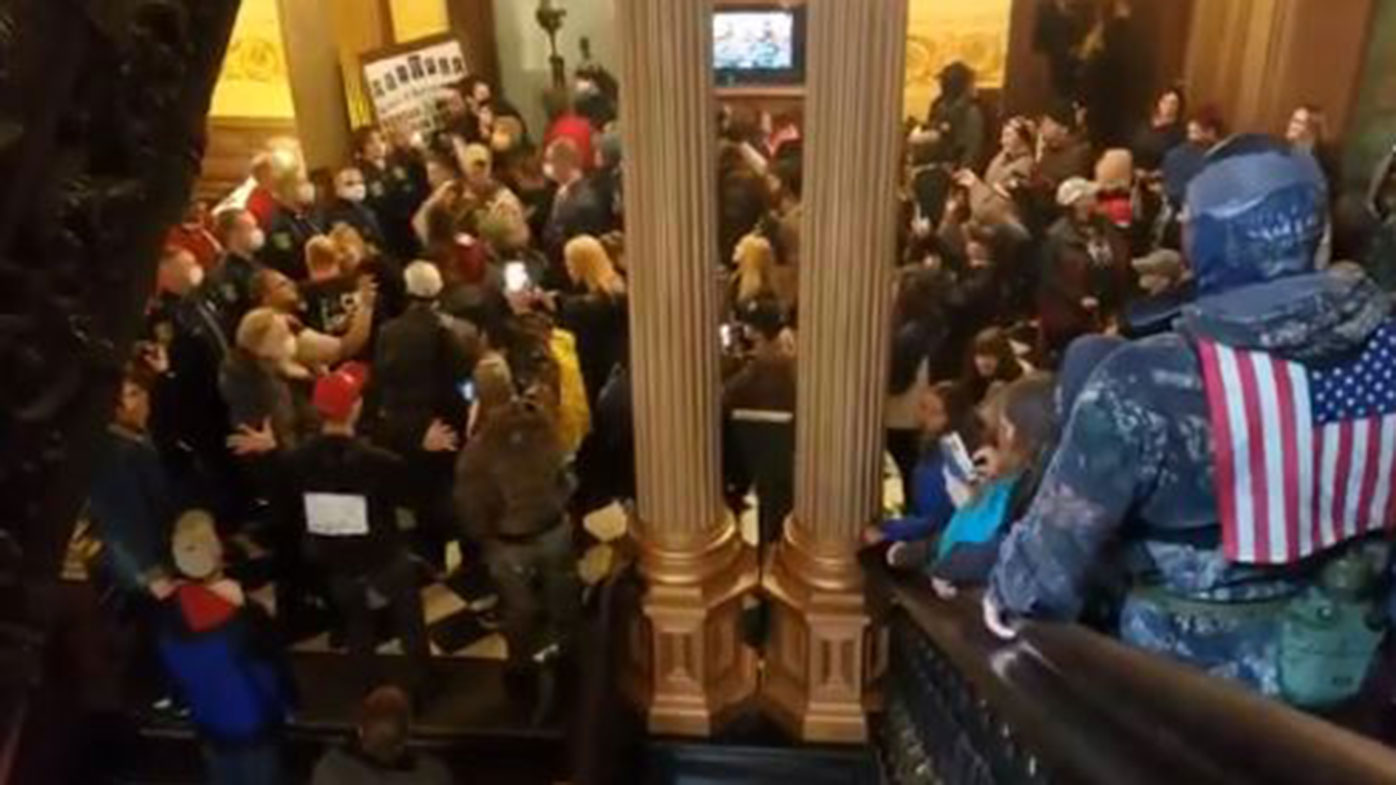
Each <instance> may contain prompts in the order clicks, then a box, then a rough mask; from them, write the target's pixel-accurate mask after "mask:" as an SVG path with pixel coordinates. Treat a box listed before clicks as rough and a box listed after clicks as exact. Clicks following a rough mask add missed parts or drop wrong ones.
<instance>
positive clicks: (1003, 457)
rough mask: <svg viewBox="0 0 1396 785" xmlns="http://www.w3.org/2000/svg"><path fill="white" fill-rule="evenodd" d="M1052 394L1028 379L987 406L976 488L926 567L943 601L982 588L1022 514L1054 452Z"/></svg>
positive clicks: (1045, 383)
mask: <svg viewBox="0 0 1396 785" xmlns="http://www.w3.org/2000/svg"><path fill="white" fill-rule="evenodd" d="M1055 394H1056V385H1055V383H1054V381H1053V379H1052V377H1051V376H1050V375H1047V374H1033V375H1029V376H1025V377H1023V378H1021V379H1018V380H1016V381H1014V382H1012V383H1010V384H1009V385H1008V386H1007V387H1004V388H1003V389H1001V390H999V391H998V392H997V393H995V394H994V396H993V398H992V399H991V400H990V401H989V402H988V403H987V404H986V415H987V416H986V419H987V420H988V421H989V423H990V427H989V436H990V437H991V443H992V446H989V447H985V448H984V449H982V450H980V452H979V453H978V456H979V457H978V461H977V462H976V466H975V482H974V489H973V491H972V493H971V495H970V497H969V498H968V499H967V500H965V502H964V503H963V504H962V505H960V506H959V508H958V509H956V511H955V513H954V515H952V516H951V518H950V520H949V522H948V523H947V524H946V525H945V529H944V531H943V532H942V533H941V535H940V537H939V539H938V540H937V542H936V548H935V555H934V557H933V558H932V559H931V560H930V562H929V563H928V564H927V565H926V567H927V572H929V573H930V576H931V583H932V586H933V587H934V588H935V591H936V593H937V594H938V595H940V596H941V597H952V596H954V595H955V594H956V593H957V592H958V590H959V589H961V588H964V587H967V586H982V585H983V584H984V583H985V582H987V580H988V578H989V573H990V572H991V571H992V569H993V566H994V560H995V557H996V556H997V554H998V549H999V544H1000V543H1001V542H1002V541H1003V538H1004V536H1005V535H1006V534H1007V532H1008V528H1009V527H1010V526H1011V525H1012V524H1013V522H1014V521H1015V520H1017V518H1018V516H1020V515H1021V514H1022V513H1023V511H1025V510H1026V509H1027V506H1028V503H1029V502H1030V501H1031V500H1032V497H1033V494H1034V493H1035V492H1036V491H1037V485H1038V482H1039V481H1040V480H1041V478H1042V473H1043V471H1044V470H1045V469H1046V466H1047V462H1048V460H1049V459H1050V458H1051V455H1052V450H1053V448H1054V447H1055V446H1056V443H1057V430H1058V421H1057V412H1056V398H1055ZM888 555H889V558H891V559H892V560H893V562H894V563H895V562H896V561H897V556H896V555H895V554H892V553H890V552H889V554H888Z"/></svg>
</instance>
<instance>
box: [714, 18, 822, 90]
mask: <svg viewBox="0 0 1396 785" xmlns="http://www.w3.org/2000/svg"><path fill="white" fill-rule="evenodd" d="M713 68H714V70H716V71H717V83H718V85H719V86H724V87H726V86H735V85H797V84H801V83H802V82H804V80H805V9H804V8H803V7H796V8H784V7H781V6H779V5H764V6H763V5H752V6H723V7H722V8H721V9H719V10H718V11H716V12H714V13H713Z"/></svg>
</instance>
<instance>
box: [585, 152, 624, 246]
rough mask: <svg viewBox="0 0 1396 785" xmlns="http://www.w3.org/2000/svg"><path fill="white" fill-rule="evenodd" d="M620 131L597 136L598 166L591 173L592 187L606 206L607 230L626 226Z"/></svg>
mask: <svg viewBox="0 0 1396 785" xmlns="http://www.w3.org/2000/svg"><path fill="white" fill-rule="evenodd" d="M621 157H622V149H621V138H620V131H619V130H617V129H611V130H608V131H604V132H602V133H599V134H597V136H596V167H595V168H594V169H593V170H592V173H591V187H592V188H593V189H595V190H596V195H597V198H598V199H600V201H601V204H602V205H603V206H604V207H605V208H606V211H607V216H606V224H605V225H606V232H607V233H610V232H613V231H618V230H620V229H621V228H622V226H624V223H625V221H624V218H625V198H624V197H625V195H624V189H623V185H624V183H623V178H622V176H621V168H620V164H621Z"/></svg>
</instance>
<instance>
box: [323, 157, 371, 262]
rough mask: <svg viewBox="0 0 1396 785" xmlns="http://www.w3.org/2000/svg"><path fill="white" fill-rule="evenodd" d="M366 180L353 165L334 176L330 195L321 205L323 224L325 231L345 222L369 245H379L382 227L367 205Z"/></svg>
mask: <svg viewBox="0 0 1396 785" xmlns="http://www.w3.org/2000/svg"><path fill="white" fill-rule="evenodd" d="M367 200H368V183H367V181H366V180H365V178H364V174H363V172H362V171H360V170H359V167H357V166H346V167H344V168H343V169H340V170H339V171H338V172H337V173H336V174H335V176H334V199H333V200H332V201H331V202H330V204H329V207H327V208H326V209H325V214H324V220H323V221H322V223H323V224H324V227H325V229H326V230H327V231H328V230H330V229H333V228H334V227H335V226H336V225H338V224H345V225H347V226H350V227H352V228H353V229H354V231H356V232H358V233H359V236H360V237H362V238H363V239H364V240H366V241H368V242H369V243H370V244H371V245H373V246H375V247H377V248H382V247H383V245H384V241H383V227H382V224H380V223H379V222H378V216H377V215H375V214H374V212H373V210H371V209H369V207H368V203H367Z"/></svg>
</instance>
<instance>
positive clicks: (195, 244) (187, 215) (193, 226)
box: [165, 199, 223, 272]
mask: <svg viewBox="0 0 1396 785" xmlns="http://www.w3.org/2000/svg"><path fill="white" fill-rule="evenodd" d="M165 244H166V245H171V246H174V247H176V248H183V249H184V250H186V251H188V252H189V253H191V254H193V255H194V260H195V261H196V262H198V263H199V266H200V267H202V268H203V269H204V270H205V271H206V272H212V271H213V270H214V268H215V267H217V265H218V260H219V258H220V257H222V255H223V247H222V246H221V245H219V244H218V238H216V237H214V235H213V232H211V231H210V230H209V211H208V202H205V201H204V200H202V199H195V200H194V201H192V202H190V203H189V206H188V207H187V208H185V211H184V216H183V217H182V218H180V220H179V223H177V224H175V225H174V226H173V227H172V228H171V229H170V233H169V234H168V235H167V236H166V237H165Z"/></svg>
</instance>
